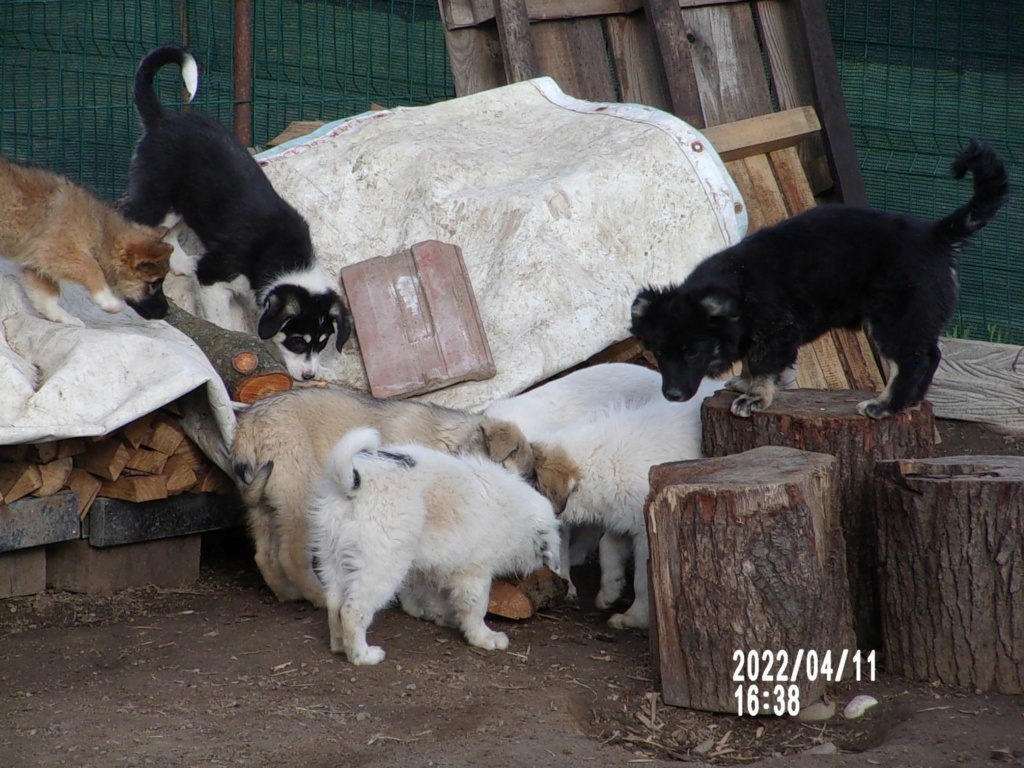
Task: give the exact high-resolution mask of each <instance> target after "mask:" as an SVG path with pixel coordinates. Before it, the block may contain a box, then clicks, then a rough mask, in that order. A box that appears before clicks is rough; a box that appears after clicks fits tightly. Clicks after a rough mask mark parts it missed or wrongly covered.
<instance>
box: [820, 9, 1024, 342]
mask: <svg viewBox="0 0 1024 768" xmlns="http://www.w3.org/2000/svg"><path fill="white" fill-rule="evenodd" d="M826 5H827V8H828V14H829V25H830V28H831V32H832V40H833V43H834V45H835V50H836V57H837V59H838V63H839V69H840V75H841V78H842V85H843V94H844V96H845V99H846V106H847V110H848V111H849V115H850V123H851V126H852V128H853V134H854V140H855V142H856V145H857V153H858V156H859V158H860V162H861V167H862V169H863V172H864V179H865V183H866V185H867V189H868V197H869V199H870V201H871V204H872V205H875V206H877V207H880V208H887V209H890V210H902V211H908V212H911V213H915V214H918V215H921V216H926V217H934V218H938V217H940V216H943V215H945V214H946V213H948V212H950V211H952V210H953V209H955V208H956V207H957V206H959V205H962V204H963V202H965V200H966V199H967V197H968V196H969V195H970V183H969V182H967V181H961V182H956V181H953V180H952V179H951V177H950V175H949V164H950V160H951V158H952V156H953V154H954V153H955V152H956V150H957V149H958V148H960V147H961V146H963V145H964V144H965V143H966V141H967V140H968V139H969V138H971V137H978V138H981V139H984V140H985V141H987V142H989V143H990V144H992V145H993V146H994V147H995V148H996V150H997V151H998V152H1000V153H1001V154H1002V156H1003V158H1004V159H1005V160H1006V162H1007V165H1008V166H1009V170H1010V183H1011V198H1010V201H1009V202H1008V203H1007V205H1006V206H1005V207H1004V208H1003V210H1002V211H1001V212H1000V213H999V216H998V217H997V218H996V219H995V220H994V221H993V223H992V224H990V225H989V226H988V227H987V228H986V229H985V230H983V231H982V232H981V234H979V235H976V236H975V237H974V238H972V239H971V241H970V242H969V243H968V245H967V246H966V247H965V249H964V251H963V253H962V254H961V258H960V270H959V277H960V306H959V309H958V313H957V316H956V318H955V319H954V321H953V323H952V324H951V326H950V328H949V329H948V330H949V331H950V332H951V333H953V334H955V335H960V336H966V337H968V338H972V339H979V340H983V341H988V340H993V341H1004V342H1008V343H1015V344H1022V343H1024V246H1022V245H1021V243H1022V240H1021V237H1020V233H1021V232H1022V231H1024V195H1021V194H1019V193H1018V192H1017V190H1018V189H1019V188H1020V185H1021V184H1024V173H1022V171H1024V46H1022V42H1024V3H1022V2H1021V0H826Z"/></svg>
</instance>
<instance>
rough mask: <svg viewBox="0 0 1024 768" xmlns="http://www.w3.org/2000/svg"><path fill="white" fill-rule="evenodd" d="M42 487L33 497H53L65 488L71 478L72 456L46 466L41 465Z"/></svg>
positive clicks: (35, 491) (56, 460)
mask: <svg viewBox="0 0 1024 768" xmlns="http://www.w3.org/2000/svg"><path fill="white" fill-rule="evenodd" d="M38 467H39V478H40V480H41V481H42V482H41V484H40V486H39V487H38V488H36V489H35V490H34V491H32V495H33V496H52V495H53V494H55V493H57V491H59V490H60V489H61V488H63V487H64V486H65V485H66V484H67V482H68V478H70V477H71V468H72V459H71V457H70V456H68V457H67V458H63V459H55V460H53V461H51V462H48V463H46V464H39V465H38Z"/></svg>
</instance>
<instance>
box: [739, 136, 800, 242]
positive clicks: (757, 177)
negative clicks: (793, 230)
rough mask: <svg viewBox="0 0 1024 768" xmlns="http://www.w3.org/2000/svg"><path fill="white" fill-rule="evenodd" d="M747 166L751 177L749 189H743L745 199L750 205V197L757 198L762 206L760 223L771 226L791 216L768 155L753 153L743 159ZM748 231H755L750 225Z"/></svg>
mask: <svg viewBox="0 0 1024 768" xmlns="http://www.w3.org/2000/svg"><path fill="white" fill-rule="evenodd" d="M742 163H743V165H744V166H745V167H746V171H747V176H748V178H749V184H750V186H749V189H741V190H740V193H741V194H742V195H743V199H744V200H746V201H747V205H748V206H749V205H750V202H749V201H750V198H754V199H755V200H757V204H758V206H759V208H760V216H759V224H760V225H762V226H766V227H770V226H771V225H772V224H778V223H779V222H780V221H782V220H783V219H785V218H787V217H788V216H789V211H788V210H786V203H785V200H784V199H783V197H782V190H780V189H779V182H778V180H777V179H776V178H775V171H774V170H773V169H772V166H771V163H770V162H769V161H768V156H767V155H753V156H752V157H747V158H744V159H743V160H742ZM747 231H748V232H753V231H755V230H754V229H753V228H752V227H748V230H747Z"/></svg>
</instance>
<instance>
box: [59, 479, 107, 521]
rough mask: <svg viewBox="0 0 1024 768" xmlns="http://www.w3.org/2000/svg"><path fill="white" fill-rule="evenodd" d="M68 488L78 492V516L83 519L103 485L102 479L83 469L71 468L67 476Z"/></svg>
mask: <svg viewBox="0 0 1024 768" xmlns="http://www.w3.org/2000/svg"><path fill="white" fill-rule="evenodd" d="M67 485H68V488H70V489H71V490H72V491H74V492H75V493H77V494H78V517H79V519H80V520H81V519H84V518H85V516H86V515H87V514H89V508H90V507H91V506H92V503H93V502H94V501H95V500H96V495H97V494H98V493H99V492H100V488H101V487H102V486H103V481H102V480H100V479H99V478H98V477H96V476H95V475H92V474H90V473H89V472H86V471H85V470H84V469H77V468H76V469H72V470H71V475H70V477H68V483H67Z"/></svg>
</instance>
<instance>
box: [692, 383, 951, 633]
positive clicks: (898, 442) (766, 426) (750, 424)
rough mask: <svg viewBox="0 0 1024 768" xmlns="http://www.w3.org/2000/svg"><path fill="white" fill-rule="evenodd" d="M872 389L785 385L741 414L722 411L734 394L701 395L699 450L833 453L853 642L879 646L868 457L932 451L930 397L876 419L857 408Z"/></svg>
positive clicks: (711, 453) (921, 455)
mask: <svg viewBox="0 0 1024 768" xmlns="http://www.w3.org/2000/svg"><path fill="white" fill-rule="evenodd" d="M874 395H875V393H872V392H855V391H827V390H817V389H793V390H785V391H782V392H779V393H778V394H777V395H776V397H775V402H774V403H772V406H771V408H769V409H768V410H767V411H762V412H760V413H755V414H753V415H752V416H751V418H749V419H742V418H739V417H737V416H733V415H732V413H731V412H730V411H729V406H730V404H731V403H732V401H733V398H734V397H735V396H736V395H735V394H733V393H731V392H719V393H718V394H716V395H715V396H714V397H711V398H709V399H708V400H706V401H705V402H704V405H703V408H702V410H701V414H702V418H703V424H704V439H703V444H702V449H703V452H704V455H705V456H727V455H729V454H732V453H739V452H741V451H747V450H750V449H751V448H757V447H759V446H762V445H784V446H789V447H791V448H798V449H800V450H803V451H815V452H818V453H828V454H831V455H832V456H835V457H836V459H837V460H838V462H839V466H838V477H839V497H840V499H841V500H842V504H841V506H840V522H841V524H842V527H843V535H844V537H845V539H846V566H847V572H848V573H849V579H850V602H851V606H852V608H853V626H854V629H855V630H856V632H857V643H858V645H859V646H860V647H861V648H862V649H865V650H868V649H880V648H881V647H882V630H881V604H880V602H879V596H878V552H877V547H878V542H877V538H876V535H875V527H876V526H875V521H874V490H873V483H874V477H873V471H874V466H875V462H877V461H882V460H886V459H903V458H930V457H932V456H934V455H935V422H934V419H933V418H932V409H931V405H930V404H929V403H927V402H925V403H922V404H921V405H920V406H918V407H916V408H912V409H910V410H908V411H904V412H903V413H900V414H897V415H896V416H893V417H891V418H888V419H883V420H881V421H875V420H874V419H869V418H867V417H866V416H861V415H860V414H859V413H857V403H859V402H861V401H862V400H868V399H870V398H871V397H874Z"/></svg>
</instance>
